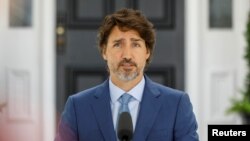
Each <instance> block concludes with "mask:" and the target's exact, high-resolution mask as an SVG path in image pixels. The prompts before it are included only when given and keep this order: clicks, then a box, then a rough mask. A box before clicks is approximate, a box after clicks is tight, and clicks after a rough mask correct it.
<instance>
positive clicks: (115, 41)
mask: <svg viewBox="0 0 250 141" xmlns="http://www.w3.org/2000/svg"><path fill="white" fill-rule="evenodd" d="M123 40H125V39H123V38H121V39H116V40H114V41H113V43H119V42H121V41H123ZM130 40H131V41H134V42H137V41H144V40H143V39H140V38H130Z"/></svg>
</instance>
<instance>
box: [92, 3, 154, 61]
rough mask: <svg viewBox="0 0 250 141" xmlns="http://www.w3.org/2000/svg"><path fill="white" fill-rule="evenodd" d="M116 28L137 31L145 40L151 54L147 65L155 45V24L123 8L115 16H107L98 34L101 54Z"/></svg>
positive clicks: (135, 11) (137, 11)
mask: <svg viewBox="0 0 250 141" xmlns="http://www.w3.org/2000/svg"><path fill="white" fill-rule="evenodd" d="M114 26H118V28H120V29H121V30H124V31H127V30H130V29H132V30H135V31H137V32H138V33H139V35H140V37H141V38H142V39H144V40H145V44H146V48H147V50H148V51H149V52H150V56H149V58H148V59H147V62H146V63H147V65H148V64H149V63H150V61H151V59H152V54H153V51H154V45H155V30H154V27H153V24H152V23H151V22H150V21H149V20H148V19H147V18H146V17H145V16H144V15H143V14H142V13H141V12H140V11H139V10H133V9H127V8H123V9H121V10H118V11H116V12H115V13H113V14H110V15H107V16H106V17H105V18H104V20H103V22H102V24H101V26H100V28H99V33H98V36H97V37H98V48H99V51H100V52H101V54H102V53H103V52H104V51H105V50H106V45H107V42H108V38H109V35H110V32H111V30H112V29H113V28H114Z"/></svg>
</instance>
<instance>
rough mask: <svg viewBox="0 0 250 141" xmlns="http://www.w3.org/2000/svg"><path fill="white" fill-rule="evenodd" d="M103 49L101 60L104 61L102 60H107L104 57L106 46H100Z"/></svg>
mask: <svg viewBox="0 0 250 141" xmlns="http://www.w3.org/2000/svg"><path fill="white" fill-rule="evenodd" d="M102 47H103V50H102V58H103V59H104V60H107V56H106V46H104V45H103V46H102Z"/></svg>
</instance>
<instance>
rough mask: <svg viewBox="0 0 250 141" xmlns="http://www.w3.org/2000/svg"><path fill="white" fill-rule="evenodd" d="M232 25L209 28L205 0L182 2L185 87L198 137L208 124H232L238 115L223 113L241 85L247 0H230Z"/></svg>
mask: <svg viewBox="0 0 250 141" xmlns="http://www.w3.org/2000/svg"><path fill="white" fill-rule="evenodd" d="M232 2H233V27H232V28H231V29H210V28H209V25H208V23H209V21H208V19H209V13H208V12H209V9H208V8H209V0H201V1H200V0H190V1H188V2H186V35H185V37H186V48H187V51H186V70H187V72H186V77H187V78H186V80H187V81H186V88H187V91H188V93H190V95H191V100H192V101H193V103H194V104H193V105H194V110H195V112H196V114H197V118H198V122H199V133H200V137H201V140H203V141H206V140H207V125H208V124H235V123H240V122H241V121H240V118H239V117H237V116H235V115H226V114H225V111H226V109H227V108H228V107H229V106H230V98H232V97H234V96H238V95H239V90H240V89H243V86H244V85H243V83H244V76H245V72H246V67H245V63H244V59H243V55H244V47H245V45H246V44H245V38H244V32H245V28H246V20H247V15H248V11H249V1H238V0H232Z"/></svg>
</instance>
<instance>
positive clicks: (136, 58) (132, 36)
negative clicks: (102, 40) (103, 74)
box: [103, 26, 150, 81]
mask: <svg viewBox="0 0 250 141" xmlns="http://www.w3.org/2000/svg"><path fill="white" fill-rule="evenodd" d="M149 55H150V53H149V51H148V50H147V48H146V44H145V41H144V40H143V39H142V38H141V37H140V35H139V33H138V32H137V31H135V30H127V31H121V30H120V29H119V28H118V27H117V26H115V27H114V28H113V29H112V31H111V33H110V35H109V38H108V42H107V45H106V50H105V51H104V52H103V58H104V59H105V60H106V61H107V64H108V68H109V71H110V75H111V78H115V79H119V80H122V81H130V80H133V79H135V78H136V77H138V76H143V70H144V67H145V64H146V60H147V59H148V58H149Z"/></svg>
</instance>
